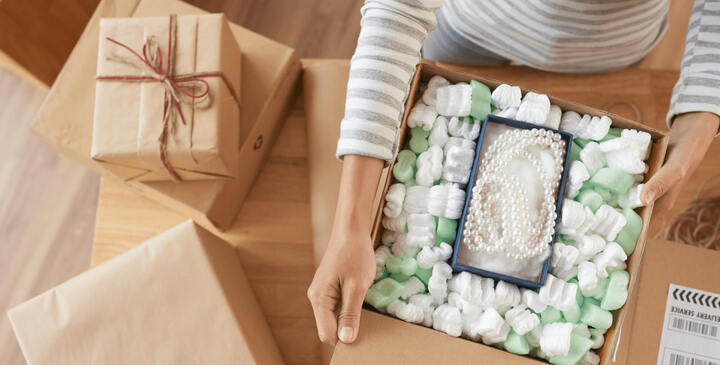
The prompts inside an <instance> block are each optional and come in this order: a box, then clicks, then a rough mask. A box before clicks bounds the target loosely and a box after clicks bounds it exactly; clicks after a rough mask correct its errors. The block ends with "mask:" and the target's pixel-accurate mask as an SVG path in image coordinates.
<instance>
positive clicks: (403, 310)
mask: <svg viewBox="0 0 720 365" xmlns="http://www.w3.org/2000/svg"><path fill="white" fill-rule="evenodd" d="M386 310H387V312H388V313H389V314H391V315H393V316H395V317H397V318H400V319H402V320H403V321H405V322H410V323H422V322H423V320H424V319H425V311H424V310H423V308H420V307H418V306H416V305H414V304H411V303H405V302H404V301H402V300H400V299H396V300H395V301H394V302H392V303H390V304H389V305H388V306H387V308H386Z"/></svg>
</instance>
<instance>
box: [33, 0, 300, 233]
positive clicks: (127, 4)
mask: <svg viewBox="0 0 720 365" xmlns="http://www.w3.org/2000/svg"><path fill="white" fill-rule="evenodd" d="M169 14H178V16H180V15H198V14H204V11H203V10H201V9H199V8H197V7H194V6H192V5H190V4H188V3H185V2H182V1H179V0H144V1H140V0H102V1H101V2H100V4H99V5H98V7H97V9H96V10H95V14H94V15H93V17H92V18H91V19H90V22H89V23H88V25H87V27H86V28H85V31H84V32H83V35H82V36H81V37H80V39H79V40H78V43H77V45H76V46H75V49H74V50H73V52H72V54H71V55H70V58H68V61H67V63H66V64H65V66H64V67H63V70H62V72H61V73H60V75H58V78H57V79H56V81H55V83H54V84H53V86H52V88H51V89H50V92H49V93H48V96H47V97H46V99H45V101H44V103H43V105H42V106H41V108H40V110H39V111H38V113H37V115H36V119H35V121H34V123H33V126H32V129H33V131H34V132H35V133H36V134H38V135H39V136H40V137H41V138H42V139H43V140H44V141H46V142H47V143H48V144H50V145H51V146H52V147H54V148H55V149H57V150H59V151H60V152H61V153H63V154H65V155H67V156H69V157H71V158H73V159H74V160H76V161H78V162H80V163H82V164H83V165H85V166H87V167H90V168H91V169H93V170H94V171H96V172H98V173H101V174H105V175H109V176H115V177H116V176H125V174H127V175H132V173H134V172H136V171H137V170H136V169H131V171H129V172H124V171H122V170H123V169H125V167H124V166H120V165H113V170H112V174H110V172H111V171H110V170H108V169H107V164H100V163H99V162H97V161H95V160H93V159H92V158H91V157H90V152H91V145H92V134H93V99H94V97H93V96H94V94H95V82H96V80H95V72H87V70H95V69H96V67H97V55H98V44H99V33H100V32H99V27H100V19H101V18H103V17H151V16H162V17H166V16H168V15H169ZM230 30H231V31H232V35H233V36H234V37H235V39H236V40H237V41H238V43H239V44H240V45H242V70H241V72H242V77H241V79H242V80H241V81H242V85H241V89H242V90H244V92H242V95H241V100H240V104H241V105H242V107H241V109H240V119H241V120H242V122H241V125H240V133H239V138H238V143H239V147H238V160H237V171H238V178H236V179H215V180H195V181H186V182H183V183H182V184H177V183H174V182H172V181H129V182H128V184H129V185H131V186H133V187H134V188H136V189H138V190H140V191H142V192H143V193H144V194H146V195H147V196H148V197H150V198H152V199H155V200H156V201H159V202H160V203H162V204H164V205H166V206H168V207H170V208H172V209H175V210H178V211H179V212H181V213H182V214H184V215H186V216H187V217H189V218H192V219H193V220H195V221H196V222H197V223H198V224H201V225H203V226H205V227H212V226H217V227H219V228H221V229H227V228H229V227H230V226H231V225H232V223H233V222H234V221H235V216H236V214H237V212H238V211H239V209H240V207H241V206H242V203H243V201H244V200H245V197H246V196H247V194H248V193H249V191H250V188H251V187H252V185H253V182H254V181H255V178H256V177H257V175H258V173H259V172H260V169H261V167H262V166H263V163H264V162H265V161H266V160H267V158H268V155H269V153H270V150H271V148H272V146H273V143H274V141H275V139H276V138H277V135H278V133H279V131H280V127H281V126H282V123H283V121H284V120H285V116H286V115H287V112H288V111H289V110H290V107H291V106H292V103H294V102H295V96H296V95H297V90H298V89H297V85H298V78H299V75H300V62H299V59H298V56H297V54H296V53H295V51H294V50H293V49H292V48H290V47H287V46H285V45H282V44H280V43H278V42H275V41H273V40H271V39H268V38H265V37H263V36H261V35H259V34H257V33H254V32H252V31H250V30H248V29H245V28H242V27H240V26H238V25H236V24H230Z"/></svg>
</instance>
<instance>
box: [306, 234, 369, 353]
mask: <svg viewBox="0 0 720 365" xmlns="http://www.w3.org/2000/svg"><path fill="white" fill-rule="evenodd" d="M357 228H358V229H357V230H356V229H353V228H349V229H333V232H332V234H331V237H330V243H329V245H328V248H327V251H326V252H325V255H324V256H323V258H322V261H321V262H320V266H319V267H318V269H317V271H316V272H315V277H314V278H313V281H312V284H311V285H310V289H309V290H308V297H309V298H310V303H311V304H312V307H313V312H314V314H315V322H316V324H317V329H318V336H319V337H320V341H322V342H324V343H327V344H332V345H334V344H335V343H336V342H337V340H338V338H339V339H340V341H342V342H345V343H350V342H353V341H355V338H356V337H357V334H358V328H359V326H360V310H361V309H362V303H363V300H364V299H365V293H366V292H367V290H368V288H369V287H370V285H372V282H373V279H374V277H375V254H374V253H373V245H372V242H371V241H370V230H369V228H367V227H357Z"/></svg>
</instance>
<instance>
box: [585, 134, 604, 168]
mask: <svg viewBox="0 0 720 365" xmlns="http://www.w3.org/2000/svg"><path fill="white" fill-rule="evenodd" d="M580 161H582V162H583V163H584V164H585V167H586V168H587V171H588V172H590V174H594V173H595V172H596V171H597V170H599V169H600V168H601V167H603V166H604V165H605V155H604V154H603V151H602V150H601V149H600V145H599V144H598V143H597V142H589V143H587V144H586V145H585V147H583V149H582V150H580Z"/></svg>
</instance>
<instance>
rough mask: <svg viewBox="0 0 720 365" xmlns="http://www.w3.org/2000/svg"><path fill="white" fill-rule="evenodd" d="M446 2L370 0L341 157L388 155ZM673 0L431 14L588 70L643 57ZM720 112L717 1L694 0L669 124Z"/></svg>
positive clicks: (478, 7) (505, 49) (487, 0)
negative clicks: (419, 64)
mask: <svg viewBox="0 0 720 365" xmlns="http://www.w3.org/2000/svg"><path fill="white" fill-rule="evenodd" d="M441 3H442V0H367V1H366V2H365V6H364V7H363V9H362V13H363V18H362V22H361V25H362V29H361V31H360V37H359V39H358V46H357V49H356V51H355V55H354V56H353V58H352V64H351V71H350V81H349V83H348V93H347V100H346V106H345V107H346V112H345V118H344V119H343V121H342V124H341V134H340V140H339V141H338V149H337V155H338V157H342V156H344V155H346V154H359V155H365V156H371V157H376V158H380V159H383V160H386V161H388V162H389V161H392V160H393V159H394V158H395V155H396V153H397V148H398V146H397V139H398V136H397V134H398V127H399V124H400V118H401V116H402V113H403V106H404V101H405V98H406V97H407V93H408V88H409V83H410V80H411V78H412V75H413V73H414V70H415V66H416V64H417V62H418V61H419V59H420V49H421V47H422V43H423V41H424V40H425V38H426V37H427V34H428V32H430V31H431V30H432V29H434V28H435V24H436V23H435V21H436V17H435V14H434V13H435V10H436V9H437V8H439V7H440V5H441ZM668 8H669V0H563V1H560V0H483V1H478V0H445V1H444V5H443V7H442V8H441V9H440V10H439V11H438V12H437V20H438V21H439V22H442V23H443V25H444V26H446V27H447V28H448V29H450V30H451V31H452V32H454V33H455V34H457V35H458V36H459V37H462V39H463V41H465V42H464V43H465V44H469V45H473V46H477V47H478V48H479V49H486V50H489V51H491V52H493V53H495V54H497V55H499V56H501V57H504V58H507V59H509V60H514V61H515V62H517V63H519V64H524V65H528V66H531V67H535V68H538V69H543V70H549V71H556V72H570V73H585V72H605V71H612V70H617V69H621V68H624V67H627V66H629V65H631V64H632V63H634V62H637V61H638V60H640V59H642V57H644V56H645V55H646V54H647V53H648V52H649V51H650V50H651V49H652V47H653V46H654V45H655V44H656V43H657V42H658V41H659V40H660V38H661V37H662V35H663V34H664V32H665V30H666V28H667V12H668ZM690 111H710V112H714V113H716V114H720V0H695V6H694V8H693V15H692V17H691V19H690V27H689V31H688V36H687V45H686V50H685V57H684V59H683V64H682V71H681V77H680V80H679V81H678V83H677V86H676V87H675V90H674V93H673V99H672V105H671V106H670V111H669V113H668V116H667V118H668V122H670V121H672V118H673V117H674V115H676V114H679V113H685V112H690Z"/></svg>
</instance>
